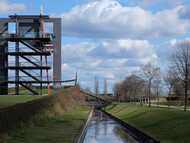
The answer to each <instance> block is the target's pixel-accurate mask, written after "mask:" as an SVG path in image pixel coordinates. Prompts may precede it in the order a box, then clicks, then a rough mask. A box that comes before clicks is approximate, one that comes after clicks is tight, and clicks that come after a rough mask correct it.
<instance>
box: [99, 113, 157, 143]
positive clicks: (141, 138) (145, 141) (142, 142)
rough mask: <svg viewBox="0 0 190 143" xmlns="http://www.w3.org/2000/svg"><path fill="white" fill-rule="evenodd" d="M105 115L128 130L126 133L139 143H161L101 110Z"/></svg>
mask: <svg viewBox="0 0 190 143" xmlns="http://www.w3.org/2000/svg"><path fill="white" fill-rule="evenodd" d="M101 112H103V113H104V114H105V115H107V116H108V117H110V118H111V119H113V120H115V121H116V122H117V123H119V124H120V125H121V126H123V127H124V128H125V130H126V132H127V133H128V134H129V135H131V136H132V137H133V138H134V139H136V140H137V141H138V142H139V143H160V142H159V141H157V140H156V139H154V138H153V137H151V136H149V135H147V134H145V133H144V132H142V131H140V130H139V129H137V128H135V127H133V126H131V125H129V124H128V123H126V122H124V121H122V120H120V119H119V118H117V117H115V116H113V115H112V114H110V113H108V112H106V111H104V110H101Z"/></svg>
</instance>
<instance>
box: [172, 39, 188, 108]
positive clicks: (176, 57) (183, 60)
mask: <svg viewBox="0 0 190 143" xmlns="http://www.w3.org/2000/svg"><path fill="white" fill-rule="evenodd" d="M189 48H190V41H189V40H185V41H182V42H181V43H179V44H178V46H177V50H176V52H175V53H174V54H173V58H172V60H173V61H172V63H173V64H172V68H173V69H172V70H174V71H175V72H176V78H177V79H179V80H180V81H181V82H182V85H183V87H184V96H185V98H184V111H186V110H187V100H188V89H189V76H190V49H189Z"/></svg>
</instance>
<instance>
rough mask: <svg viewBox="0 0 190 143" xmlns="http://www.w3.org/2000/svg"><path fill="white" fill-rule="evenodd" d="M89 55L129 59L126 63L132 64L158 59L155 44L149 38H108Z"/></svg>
mask: <svg viewBox="0 0 190 143" xmlns="http://www.w3.org/2000/svg"><path fill="white" fill-rule="evenodd" d="M88 55H91V56H93V57H97V58H103V59H127V61H126V62H125V63H127V64H129V65H131V66H137V65H139V64H144V63H146V62H149V61H155V60H157V56H156V53H155V51H154V46H153V45H152V44H150V43H149V42H148V41H147V40H130V39H126V40H107V41H104V42H102V43H101V44H100V45H99V46H97V47H96V48H94V49H92V50H91V51H90V52H89V54H88Z"/></svg>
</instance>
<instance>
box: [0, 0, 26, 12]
mask: <svg viewBox="0 0 190 143" xmlns="http://www.w3.org/2000/svg"><path fill="white" fill-rule="evenodd" d="M25 9H26V7H25V5H24V4H22V3H20V4H18V3H11V2H9V1H8V0H0V12H1V13H7V12H11V13H12V12H20V11H23V10H25Z"/></svg>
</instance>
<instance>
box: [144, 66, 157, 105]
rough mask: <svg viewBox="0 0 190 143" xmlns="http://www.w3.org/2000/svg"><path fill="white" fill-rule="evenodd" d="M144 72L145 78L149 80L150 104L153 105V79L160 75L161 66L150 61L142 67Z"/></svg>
mask: <svg viewBox="0 0 190 143" xmlns="http://www.w3.org/2000/svg"><path fill="white" fill-rule="evenodd" d="M142 73H143V76H144V78H145V80H147V82H148V106H149V107H150V106H151V87H152V80H153V79H154V78H155V77H156V76H158V74H159V73H160V68H158V67H156V66H154V65H153V64H151V63H148V64H145V65H144V66H143V67H142Z"/></svg>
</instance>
